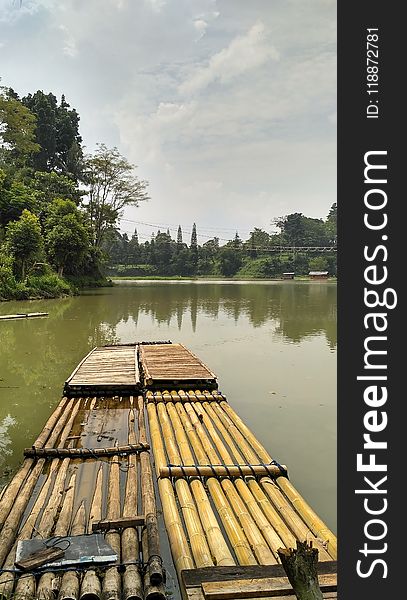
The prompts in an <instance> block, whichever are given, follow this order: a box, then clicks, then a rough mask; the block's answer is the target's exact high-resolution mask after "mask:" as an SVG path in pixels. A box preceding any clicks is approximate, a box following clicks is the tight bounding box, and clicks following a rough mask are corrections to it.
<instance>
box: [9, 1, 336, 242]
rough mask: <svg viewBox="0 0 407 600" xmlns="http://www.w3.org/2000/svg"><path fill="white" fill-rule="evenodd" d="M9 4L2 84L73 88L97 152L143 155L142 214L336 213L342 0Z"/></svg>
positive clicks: (136, 158)
mask: <svg viewBox="0 0 407 600" xmlns="http://www.w3.org/2000/svg"><path fill="white" fill-rule="evenodd" d="M12 1H13V0H0V30H1V31H0V39H1V40H2V41H3V42H5V44H6V46H7V48H6V50H7V52H6V51H5V50H3V51H2V84H3V85H10V86H12V87H13V88H14V89H15V90H16V91H17V92H19V93H20V94H26V93H28V92H33V91H35V90H36V89H43V90H44V91H52V92H54V93H55V94H56V95H57V96H60V95H61V94H62V93H64V94H65V95H66V98H67V101H68V102H69V103H70V104H71V106H73V107H75V108H77V110H78V112H79V115H80V117H81V121H80V127H81V134H82V136H83V138H84V143H85V145H86V146H87V148H88V149H89V150H90V151H91V150H92V148H93V147H94V145H95V143H96V142H98V141H104V142H106V143H107V144H108V145H111V146H113V145H117V146H118V147H119V149H120V151H121V152H122V153H123V154H125V155H126V156H127V157H128V158H129V159H130V160H131V161H132V162H134V163H135V164H137V165H139V169H138V174H139V176H140V177H142V178H143V179H144V178H146V179H148V180H149V181H150V195H151V201H150V202H148V203H143V205H142V206H140V208H138V209H131V218H135V219H137V220H142V221H143V220H144V221H146V222H150V223H165V222H169V223H172V222H174V221H175V222H177V221H180V222H181V223H184V222H185V221H186V222H188V221H191V223H192V221H194V220H196V221H197V224H198V228H199V226H200V225H201V226H202V227H203V224H205V223H206V224H207V225H208V226H209V225H212V226H220V227H230V226H233V227H235V226H237V227H238V228H239V229H241V230H243V229H245V228H248V227H253V226H255V225H256V226H257V225H258V226H263V227H267V226H268V225H269V222H270V218H271V217H272V216H276V215H280V214H285V213H287V212H294V211H301V212H304V213H306V214H310V215H311V216H324V215H326V214H327V212H328V210H329V206H330V205H331V204H332V202H334V201H335V195H336V180H335V168H336V156H335V141H336V139H335V132H336V128H335V126H334V113H335V110H336V105H335V103H336V95H335V90H336V64H335V62H336V61H335V55H336V47H335V41H336V21H335V4H334V3H332V2H331V0H308V1H307V2H304V1H303V0H301V1H300V0H290V1H285V2H281V1H275V2H264V0H250V2H247V0H222V1H221V2H220V1H216V0H194V1H193V2H191V0H177V2H168V1H165V0H143V1H139V2H135V1H133V0H113V1H112V0H87V1H86V2H83V0H24V2H23V7H25V8H26V10H23V11H20V10H19V9H16V8H14V9H13V10H11V8H10V7H11V6H12ZM3 6H4V7H5V8H3ZM1 18H3V22H1ZM256 19H257V21H256ZM60 26H62V29H61V28H60ZM198 40H199V43H196V42H198ZM27 48H30V56H35V61H34V60H31V59H30V57H28V58H27ZM3 55H4V59H3ZM75 56H80V60H78V59H76V60H72V59H73V58H74V57H75ZM67 57H69V58H70V59H71V60H68V59H67ZM141 232H142V230H140V233H141ZM145 233H147V232H145ZM149 233H151V230H150V231H149Z"/></svg>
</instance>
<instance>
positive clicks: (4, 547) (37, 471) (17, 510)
mask: <svg viewBox="0 0 407 600" xmlns="http://www.w3.org/2000/svg"><path fill="white" fill-rule="evenodd" d="M43 466H44V461H43V460H39V461H38V462H37V464H36V465H35V466H34V468H33V469H32V470H31V472H30V474H29V475H28V478H27V480H26V482H25V484H24V487H23V488H22V489H21V490H20V492H19V494H18V495H17V497H16V498H15V502H14V504H13V507H12V508H11V510H10V513H9V515H8V517H7V519H6V521H5V523H4V525H3V529H2V530H1V533H0V565H2V564H3V562H4V560H5V558H6V556H7V555H8V553H9V551H10V550H11V547H12V546H13V543H14V539H15V537H16V534H17V531H18V526H19V523H20V520H21V517H22V516H23V514H24V511H25V508H26V506H27V504H28V501H29V499H30V498H31V494H32V492H33V490H34V487H35V485H36V483H37V481H38V478H39V476H40V475H41V473H42V469H43Z"/></svg>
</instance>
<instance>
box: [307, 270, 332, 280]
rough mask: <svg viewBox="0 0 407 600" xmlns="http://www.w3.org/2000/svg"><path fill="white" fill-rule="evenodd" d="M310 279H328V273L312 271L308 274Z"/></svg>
mask: <svg viewBox="0 0 407 600" xmlns="http://www.w3.org/2000/svg"><path fill="white" fill-rule="evenodd" d="M308 275H309V277H310V279H328V275H329V273H328V271H310V272H309V273H308Z"/></svg>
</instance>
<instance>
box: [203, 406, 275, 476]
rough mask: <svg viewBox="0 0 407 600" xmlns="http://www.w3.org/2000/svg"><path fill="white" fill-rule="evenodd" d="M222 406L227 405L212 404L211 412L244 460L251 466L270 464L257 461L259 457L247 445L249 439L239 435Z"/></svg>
mask: <svg viewBox="0 0 407 600" xmlns="http://www.w3.org/2000/svg"><path fill="white" fill-rule="evenodd" d="M224 404H226V405H227V403H226V402H221V403H220V404H218V403H216V402H214V403H213V405H212V407H213V410H214V411H215V412H216V414H217V415H218V417H219V418H220V420H221V422H222V423H223V425H224V426H225V428H226V430H227V431H228V433H229V434H230V436H231V437H232V438H233V440H234V441H235V443H236V444H237V445H238V447H239V449H240V451H241V452H242V453H243V455H244V457H245V459H246V460H247V461H248V462H249V463H252V464H257V463H259V462H271V461H264V460H262V461H261V460H260V461H259V457H258V456H257V454H256V453H255V452H254V450H253V448H252V446H251V445H250V444H249V443H248V442H249V439H248V438H246V436H243V435H242V434H241V432H240V431H239V430H238V428H237V427H236V425H235V424H234V423H233V421H232V420H231V419H230V418H229V416H228V414H227V413H226V412H225V411H224V410H223V405H224ZM227 406H228V405H227Z"/></svg>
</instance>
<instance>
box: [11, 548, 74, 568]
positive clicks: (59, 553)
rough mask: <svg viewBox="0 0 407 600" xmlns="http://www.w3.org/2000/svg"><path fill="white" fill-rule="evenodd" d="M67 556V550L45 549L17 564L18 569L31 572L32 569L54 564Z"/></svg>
mask: <svg viewBox="0 0 407 600" xmlns="http://www.w3.org/2000/svg"><path fill="white" fill-rule="evenodd" d="M64 554H65V550H62V549H61V548H58V547H56V548H44V549H43V550H39V551H38V552H33V553H32V554H30V555H29V556H27V558H24V559H22V560H20V561H18V562H16V563H15V565H16V567H18V568H19V569H22V570H23V571H31V570H32V569H37V568H38V567H42V565H45V564H46V563H52V562H54V561H55V560H57V559H58V558H62V557H63V556H64Z"/></svg>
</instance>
